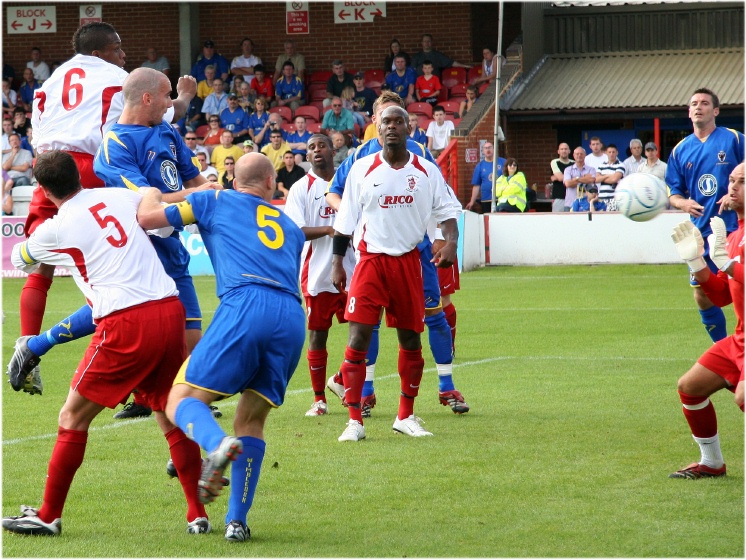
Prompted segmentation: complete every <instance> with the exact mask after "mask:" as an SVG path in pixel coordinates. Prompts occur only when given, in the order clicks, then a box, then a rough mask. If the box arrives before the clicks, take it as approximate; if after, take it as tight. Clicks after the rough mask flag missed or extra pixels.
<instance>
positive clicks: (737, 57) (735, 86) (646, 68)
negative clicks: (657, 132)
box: [506, 49, 744, 113]
mask: <svg viewBox="0 0 746 560" xmlns="http://www.w3.org/2000/svg"><path fill="white" fill-rule="evenodd" d="M535 70H536V71H535V72H532V73H529V74H528V76H529V77H528V78H527V81H526V82H525V84H522V87H521V86H519V93H518V94H517V95H516V97H515V99H514V100H512V101H510V102H509V103H508V104H509V107H506V109H507V110H508V111H510V112H511V113H512V112H518V111H547V110H550V111H551V110H563V109H564V110H583V109H604V108H609V109H618V108H627V109H634V108H641V109H646V108H650V109H654V108H663V107H682V106H686V105H687V104H688V102H689V98H690V97H691V93H692V91H694V90H695V89H697V88H699V87H708V88H710V89H711V90H713V91H714V92H715V93H716V94H717V95H718V97H719V98H720V104H721V105H743V103H744V51H743V49H732V50H706V51H665V52H634V53H629V52H628V53H609V54H590V55H585V56H577V55H551V56H549V57H547V58H546V59H545V60H544V63H543V64H542V65H541V67H540V68H538V69H535Z"/></svg>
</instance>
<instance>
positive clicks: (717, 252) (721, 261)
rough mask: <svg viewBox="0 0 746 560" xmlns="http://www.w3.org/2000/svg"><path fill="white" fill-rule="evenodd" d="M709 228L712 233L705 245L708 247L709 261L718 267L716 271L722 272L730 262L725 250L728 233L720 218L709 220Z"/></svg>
mask: <svg viewBox="0 0 746 560" xmlns="http://www.w3.org/2000/svg"><path fill="white" fill-rule="evenodd" d="M710 227H711V228H712V233H711V234H710V235H709V236H708V237H707V243H709V245H710V259H712V262H714V263H715V266H717V267H718V270H724V269H725V268H727V266H728V262H730V257H729V256H728V249H726V248H725V243H726V240H727V239H728V232H727V231H726V230H725V222H724V221H723V219H722V218H718V217H717V216H715V217H714V218H710Z"/></svg>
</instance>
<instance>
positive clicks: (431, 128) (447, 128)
mask: <svg viewBox="0 0 746 560" xmlns="http://www.w3.org/2000/svg"><path fill="white" fill-rule="evenodd" d="M454 129H455V127H454V126H453V122H452V121H445V122H443V126H438V123H437V122H435V121H432V122H431V123H430V124H429V125H428V126H427V137H428V138H432V139H433V147H432V149H433V150H444V149H445V147H446V146H447V145H448V140H449V139H450V137H451V133H452V132H453V130H454Z"/></svg>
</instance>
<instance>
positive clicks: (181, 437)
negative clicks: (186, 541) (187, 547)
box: [166, 428, 207, 522]
mask: <svg viewBox="0 0 746 560" xmlns="http://www.w3.org/2000/svg"><path fill="white" fill-rule="evenodd" d="M166 441H167V442H168V447H169V450H170V451H171V459H173V462H174V467H176V472H177V473H179V482H180V483H181V488H182V489H183V490H184V496H186V501H187V514H186V518H187V521H189V522H192V521H194V520H195V519H197V518H198V517H207V512H206V511H205V506H204V505H203V504H202V503H200V501H199V492H198V490H197V484H198V482H199V477H200V475H201V474H202V458H201V455H200V453H199V445H197V443H196V442H194V441H192V440H191V439H189V438H188V437H186V434H185V433H184V432H182V431H181V430H180V429H179V428H174V429H173V430H171V431H170V432H168V433H167V434H166Z"/></svg>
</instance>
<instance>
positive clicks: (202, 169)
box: [197, 153, 218, 181]
mask: <svg viewBox="0 0 746 560" xmlns="http://www.w3.org/2000/svg"><path fill="white" fill-rule="evenodd" d="M197 162H198V163H199V174H200V175H202V176H203V177H204V178H205V179H207V180H208V181H210V180H211V179H210V175H213V176H214V177H215V180H217V178H218V170H217V169H215V168H214V167H213V166H211V165H208V164H207V156H206V155H205V154H203V153H199V154H197Z"/></svg>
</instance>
